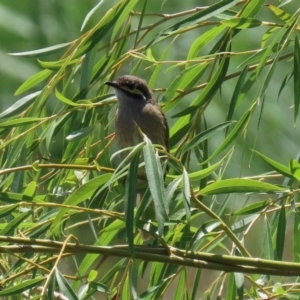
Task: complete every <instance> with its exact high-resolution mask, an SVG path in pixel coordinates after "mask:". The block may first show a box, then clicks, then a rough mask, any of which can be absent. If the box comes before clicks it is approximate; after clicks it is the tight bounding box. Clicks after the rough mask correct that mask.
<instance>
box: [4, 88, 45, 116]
mask: <svg viewBox="0 0 300 300" xmlns="http://www.w3.org/2000/svg"><path fill="white" fill-rule="evenodd" d="M40 93H41V91H38V92H35V93H32V94H30V95H27V96H25V97H24V98H21V99H20V100H18V101H17V102H16V103H14V104H13V105H12V106H10V107H9V108H7V109H6V110H5V111H4V112H2V113H1V114H0V118H10V117H12V116H15V115H17V114H19V113H21V112H23V111H24V110H25V109H26V108H27V107H28V106H29V105H30V104H31V103H32V102H33V101H34V100H35V98H36V97H37V96H38V95H39V94H40Z"/></svg>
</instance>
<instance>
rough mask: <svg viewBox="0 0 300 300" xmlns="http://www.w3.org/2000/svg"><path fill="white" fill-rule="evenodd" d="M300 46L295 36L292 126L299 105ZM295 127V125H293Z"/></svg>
mask: <svg viewBox="0 0 300 300" xmlns="http://www.w3.org/2000/svg"><path fill="white" fill-rule="evenodd" d="M299 83H300V45H299V38H298V36H297V35H296V36H295V47H294V124H295V123H296V120H297V116H298V112H299V104H300V84H299ZM295 126H296V125H295Z"/></svg>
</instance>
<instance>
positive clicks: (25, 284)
mask: <svg viewBox="0 0 300 300" xmlns="http://www.w3.org/2000/svg"><path fill="white" fill-rule="evenodd" d="M44 280H45V277H37V278H34V279H29V280H25V281H21V283H17V284H16V285H14V286H13V287H9V288H6V289H3V290H2V291H0V296H10V295H16V294H18V295H21V294H22V292H24V291H26V290H29V289H31V288H33V287H36V286H37V285H38V284H39V283H41V282H42V281H44Z"/></svg>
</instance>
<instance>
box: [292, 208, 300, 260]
mask: <svg viewBox="0 0 300 300" xmlns="http://www.w3.org/2000/svg"><path fill="white" fill-rule="evenodd" d="M299 232H300V213H299V211H298V210H297V211H296V212H295V213H294V236H298V235H299ZM293 258H294V261H295V262H297V263H299V262H300V239H293Z"/></svg>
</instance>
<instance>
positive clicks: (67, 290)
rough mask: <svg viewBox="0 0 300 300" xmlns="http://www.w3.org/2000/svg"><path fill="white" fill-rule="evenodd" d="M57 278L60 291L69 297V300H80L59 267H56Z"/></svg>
mask: <svg viewBox="0 0 300 300" xmlns="http://www.w3.org/2000/svg"><path fill="white" fill-rule="evenodd" d="M55 278H56V282H57V284H58V286H59V291H60V292H61V293H62V294H63V295H64V296H65V297H67V298H68V299H69V300H79V299H78V298H77V296H76V293H75V291H73V289H72V288H71V286H70V285H69V283H68V281H67V280H66V279H65V278H64V277H63V276H62V275H61V273H60V272H59V271H58V269H57V268H56V269H55Z"/></svg>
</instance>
